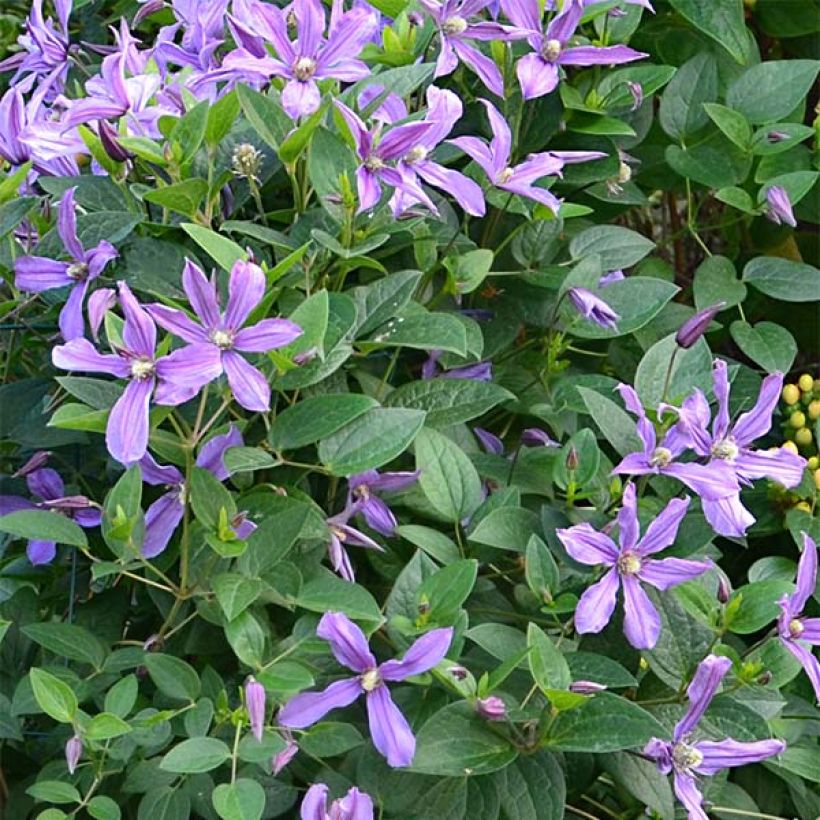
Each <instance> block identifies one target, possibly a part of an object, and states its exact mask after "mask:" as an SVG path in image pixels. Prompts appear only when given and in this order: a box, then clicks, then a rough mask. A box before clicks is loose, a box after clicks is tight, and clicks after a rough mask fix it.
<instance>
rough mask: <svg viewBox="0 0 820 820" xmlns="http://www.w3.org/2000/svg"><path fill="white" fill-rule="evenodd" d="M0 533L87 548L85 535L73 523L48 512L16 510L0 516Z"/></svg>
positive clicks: (61, 516)
mask: <svg viewBox="0 0 820 820" xmlns="http://www.w3.org/2000/svg"><path fill="white" fill-rule="evenodd" d="M0 532H7V533H8V534H9V535H13V536H15V537H16V538H27V539H29V540H35V541H56V542H57V543H58V544H69V545H71V546H73V547H87V546H88V539H87V538H86V537H85V533H84V532H83V531H82V529H81V528H80V527H79V526H78V525H77V524H75V523H74V521H72V520H71V519H70V518H66V517H65V516H64V515H60V514H59V513H58V512H52V511H50V510H18V511H17V512H11V513H7V514H6V515H3V516H0Z"/></svg>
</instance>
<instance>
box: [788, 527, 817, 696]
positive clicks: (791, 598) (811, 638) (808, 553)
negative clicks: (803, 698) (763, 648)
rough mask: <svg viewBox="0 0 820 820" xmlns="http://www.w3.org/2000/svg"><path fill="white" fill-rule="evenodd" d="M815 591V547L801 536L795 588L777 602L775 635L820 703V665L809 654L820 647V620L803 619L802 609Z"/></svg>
mask: <svg viewBox="0 0 820 820" xmlns="http://www.w3.org/2000/svg"><path fill="white" fill-rule="evenodd" d="M816 587H817V544H816V543H815V542H814V540H813V539H812V538H811V537H810V536H809V534H808V533H805V532H804V533H803V553H802V555H801V556H800V562H799V563H798V565H797V587H796V589H795V591H794V592H793V593H792V594H791V595H784V596H783V597H782V598H781V599H780V601H779V602H778V603H779V605H780V617H779V618H778V619H777V634H778V636H779V637H780V642H781V643H782V644H783V646H785V647H786V649H788V650H789V652H791V653H792V655H794V657H795V658H797V660H799V661H800V663H801V665H802V666H803V669H804V670H805V671H806V675H808V678H809V680H810V681H811V685H812V686H813V687H814V695H815V698H816V699H817V701H818V702H820V661H818V660H817V658H816V657H815V656H814V655H812V651H811V647H812V646H820V618H804V617H803V609H804V608H805V606H806V604H807V603H808V600H809V598H811V596H812V595H814V591H815V589H816ZM806 644H808V646H807V645H806Z"/></svg>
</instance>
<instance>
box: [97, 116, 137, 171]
mask: <svg viewBox="0 0 820 820" xmlns="http://www.w3.org/2000/svg"><path fill="white" fill-rule="evenodd" d="M97 130H98V132H99V137H100V143H102V147H103V150H104V151H105V153H106V154H108V156H109V157H111V159H113V160H114V162H125V161H126V160H129V159H131V154H129V153H128V151H126V150H125V148H123V147H122V145H121V144H120V141H119V139H117V137H118V134H117V132H116V130H115V129H114V126H113V125H111V123H110V122H108V120H100V121H99V123H98V125H97Z"/></svg>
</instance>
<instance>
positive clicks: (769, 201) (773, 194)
mask: <svg viewBox="0 0 820 820" xmlns="http://www.w3.org/2000/svg"><path fill="white" fill-rule="evenodd" d="M766 205H767V210H766V217H767V218H768V219H770V220H771V221H772V222H774V223H775V224H776V225H783V224H786V225H790V226H791V227H792V228H796V227H797V220H796V219H795V218H794V212H793V211H792V203H791V200H790V199H789V194H788V192H787V191H786V189H785V188H783V187H781V186H780V185H772V186H770V187H769V188H767V189H766Z"/></svg>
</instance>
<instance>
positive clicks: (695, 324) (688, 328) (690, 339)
mask: <svg viewBox="0 0 820 820" xmlns="http://www.w3.org/2000/svg"><path fill="white" fill-rule="evenodd" d="M725 307H726V302H717V303H716V304H714V305H710V306H709V307H707V308H704V309H703V310H699V311H698V312H697V313H695V315H694V316H690V317H689V318H688V319H687V320H686V321H685V322H684V323H683V324H682V325H681V326H680V328H679V329H678V332H677V333H676V334H675V344H676V345H677V346H678V347H682V348H683V349H684V350H688V349H689V348H690V347H692V345H693V344H695V342H697V340H698V339H700V338H701V337H702V336H703V334H704V333H706V331H707V329H708V327H709V325H710V324H711V323H712V319H714V318H715V316H717V315H718V313H720V311H721V310H723V308H725Z"/></svg>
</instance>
